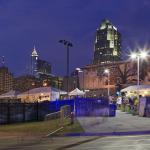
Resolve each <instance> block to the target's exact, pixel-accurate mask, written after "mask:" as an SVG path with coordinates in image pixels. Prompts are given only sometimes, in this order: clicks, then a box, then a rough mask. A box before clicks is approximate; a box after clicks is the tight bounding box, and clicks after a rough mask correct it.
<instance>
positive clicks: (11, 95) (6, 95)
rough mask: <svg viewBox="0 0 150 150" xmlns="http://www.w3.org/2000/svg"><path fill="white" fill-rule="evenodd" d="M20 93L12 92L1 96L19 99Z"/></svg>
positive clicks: (0, 96)
mask: <svg viewBox="0 0 150 150" xmlns="http://www.w3.org/2000/svg"><path fill="white" fill-rule="evenodd" d="M19 93H20V92H18V91H15V90H11V91H9V92H7V93H4V94H2V95H0V98H1V99H2V98H17V95H18V94H19Z"/></svg>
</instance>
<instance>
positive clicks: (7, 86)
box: [0, 66, 13, 94]
mask: <svg viewBox="0 0 150 150" xmlns="http://www.w3.org/2000/svg"><path fill="white" fill-rule="evenodd" d="M12 89H13V75H12V73H10V72H9V70H8V68H7V67H5V66H3V67H0V94H2V93H5V92H8V91H10V90H12Z"/></svg>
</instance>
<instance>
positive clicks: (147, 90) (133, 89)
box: [121, 85, 150, 96]
mask: <svg viewBox="0 0 150 150" xmlns="http://www.w3.org/2000/svg"><path fill="white" fill-rule="evenodd" d="M121 92H126V93H128V95H130V94H134V93H135V94H136V93H137V92H138V94H140V95H142V96H150V85H133V86H128V87H126V88H124V89H122V90H121Z"/></svg>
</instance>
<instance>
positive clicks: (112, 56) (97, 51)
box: [93, 19, 121, 64]
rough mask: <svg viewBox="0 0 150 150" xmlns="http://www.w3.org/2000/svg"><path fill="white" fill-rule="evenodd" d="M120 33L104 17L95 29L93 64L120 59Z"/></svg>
mask: <svg viewBox="0 0 150 150" xmlns="http://www.w3.org/2000/svg"><path fill="white" fill-rule="evenodd" d="M120 52H121V34H120V33H119V32H118V30H117V28H116V27H115V26H114V25H112V23H111V22H110V21H109V20H107V19H104V20H103V21H102V23H101V25H100V27H99V28H98V29H97V32H96V40H95V46H94V60H93V63H94V64H101V63H109V62H114V61H119V60H120Z"/></svg>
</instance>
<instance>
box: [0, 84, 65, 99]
mask: <svg viewBox="0 0 150 150" xmlns="http://www.w3.org/2000/svg"><path fill="white" fill-rule="evenodd" d="M65 94H67V92H65V91H62V90H59V89H56V88H53V87H39V88H34V89H31V90H28V91H26V92H23V93H20V92H18V91H14V90H12V91H9V92H7V93H4V94H2V95H0V99H6V98H10V99H16V98H17V99H21V101H26V102H34V101H45V100H56V99H59V98H60V95H65Z"/></svg>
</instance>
